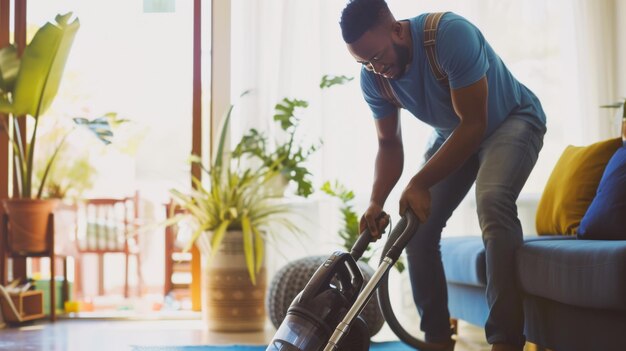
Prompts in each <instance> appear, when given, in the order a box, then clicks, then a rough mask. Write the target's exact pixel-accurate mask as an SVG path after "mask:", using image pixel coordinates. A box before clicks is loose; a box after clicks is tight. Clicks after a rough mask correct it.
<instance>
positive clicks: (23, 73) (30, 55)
mask: <svg viewBox="0 0 626 351" xmlns="http://www.w3.org/2000/svg"><path fill="white" fill-rule="evenodd" d="M70 16H71V13H68V14H66V15H63V16H61V15H59V16H57V17H56V20H57V24H52V23H50V22H48V23H46V24H45V25H44V26H43V27H41V28H40V29H39V30H38V31H37V33H35V36H34V37H33V39H32V41H31V42H30V43H29V44H28V45H27V46H26V48H25V49H24V54H23V55H22V63H21V65H20V69H19V73H18V75H17V80H16V82H15V91H14V93H13V111H11V112H12V113H13V114H14V115H17V116H19V115H24V114H28V115H31V116H33V117H35V118H38V117H39V116H40V115H42V114H44V113H45V111H46V110H47V109H48V107H50V105H51V104H52V101H53V100H54V97H55V96H56V94H57V91H58V89H59V85H60V83H61V76H62V75H63V71H64V69H65V63H66V62H67V58H68V56H69V53H70V49H71V47H72V43H73V41H74V37H75V36H76V32H77V31H78V28H79V27H80V23H79V21H78V19H75V20H74V21H73V22H71V23H69V22H68V21H69V18H70Z"/></svg>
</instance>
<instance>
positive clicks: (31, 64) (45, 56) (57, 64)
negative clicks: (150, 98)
mask: <svg viewBox="0 0 626 351" xmlns="http://www.w3.org/2000/svg"><path fill="white" fill-rule="evenodd" d="M71 17H72V14H71V13H67V14H65V15H58V16H56V18H55V20H56V23H54V24H53V23H50V22H48V23H46V24H45V25H44V26H43V27H41V28H39V30H37V33H35V36H34V37H33V39H32V40H31V42H30V43H29V44H28V45H27V46H26V48H25V49H24V53H23V55H22V56H21V58H20V57H18V55H17V50H16V48H15V47H14V46H12V45H10V46H7V47H4V48H2V49H1V50H0V112H2V113H5V114H11V115H13V116H14V117H15V118H26V117H27V116H30V117H31V118H32V119H33V122H34V124H33V128H32V132H31V134H30V141H28V142H25V140H22V131H21V130H20V124H19V123H16V122H17V121H14V122H13V123H9V120H8V119H7V118H0V120H1V121H2V129H3V130H4V132H6V133H7V135H8V136H9V140H10V143H11V146H12V148H13V156H14V164H15V169H16V174H17V194H18V197H21V198H33V197H34V198H40V197H41V195H42V192H43V187H44V186H45V182H46V179H47V174H48V172H49V170H50V168H51V167H52V164H53V163H54V161H55V160H56V158H57V155H58V149H59V148H60V147H61V146H62V145H63V143H64V142H65V140H66V138H67V134H66V135H65V136H63V137H62V138H61V140H60V141H59V142H58V144H57V149H56V150H55V152H54V153H52V155H51V157H50V159H49V160H48V162H47V164H46V166H45V170H44V173H43V176H42V180H41V184H40V186H39V189H38V190H37V191H35V192H33V190H34V189H33V188H34V187H33V176H34V173H35V171H34V155H35V146H36V144H37V127H38V126H39V120H40V118H41V117H42V116H43V115H44V113H45V112H46V111H47V110H48V108H49V107H50V105H51V104H52V102H53V101H54V98H55V97H56V95H57V92H58V89H59V85H60V83H61V77H62V75H63V71H64V68H65V64H66V62H67V58H68V56H69V53H70V49H71V47H72V43H73V41H74V37H75V36H76V32H77V31H78V28H79V27H80V24H79V21H78V19H74V20H73V21H72V22H70V19H71ZM75 122H76V123H77V124H78V125H83V126H86V127H88V128H90V129H91V130H92V131H94V132H95V133H96V135H97V136H98V137H100V138H101V139H102V140H104V139H105V138H106V137H107V136H108V135H110V129H109V128H108V127H107V125H106V124H103V123H101V122H99V121H87V120H84V121H83V120H75Z"/></svg>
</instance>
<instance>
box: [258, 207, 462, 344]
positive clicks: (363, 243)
mask: <svg viewBox="0 0 626 351" xmlns="http://www.w3.org/2000/svg"><path fill="white" fill-rule="evenodd" d="M418 225H419V223H418V220H417V217H416V216H415V214H413V211H411V210H409V211H407V213H406V214H405V215H404V216H403V217H402V218H401V219H400V221H398V224H397V225H396V226H395V227H394V228H393V230H392V231H391V233H390V234H389V236H388V238H387V241H386V242H385V246H384V249H383V253H382V255H381V259H380V262H379V265H378V268H377V269H376V271H375V272H374V274H373V275H372V277H371V279H370V280H369V281H368V282H367V284H365V281H364V278H363V275H362V273H361V271H360V270H359V268H358V266H357V264H356V262H357V261H358V260H359V259H360V258H361V256H362V255H363V252H365V250H366V249H367V246H368V245H369V243H370V242H372V236H371V233H370V232H369V230H365V231H364V232H363V233H361V234H360V236H359V238H358V240H357V241H356V243H355V244H354V246H353V247H352V248H351V250H350V253H347V252H342V251H336V252H334V253H333V254H332V255H331V256H330V257H329V258H328V259H327V260H326V261H325V262H324V263H322V265H321V266H320V267H319V268H318V269H317V271H316V272H315V273H314V274H313V277H311V279H310V280H309V282H308V283H307V285H306V286H305V287H304V289H303V290H302V291H301V292H300V293H299V294H298V295H297V296H296V297H295V299H294V300H293V302H292V303H291V305H290V307H289V309H288V310H287V315H286V317H285V319H284V320H283V322H282V323H281V325H280V326H279V328H278V330H277V331H276V334H275V335H274V338H273V339H272V341H271V342H270V344H269V346H268V347H267V349H266V351H363V350H368V349H369V345H370V340H369V339H370V337H369V332H368V329H367V324H366V322H365V320H363V319H362V318H361V317H360V316H359V314H360V313H361V311H362V310H363V308H364V307H365V305H366V304H367V302H368V301H369V300H370V298H372V296H373V295H374V293H377V295H378V299H379V303H380V306H381V309H382V312H383V316H384V317H385V320H386V322H387V324H389V327H390V328H391V329H392V330H393V332H394V333H395V334H396V335H397V336H398V338H399V339H400V340H402V341H403V342H404V343H406V344H408V345H409V346H411V347H414V348H416V349H417V350H421V351H445V350H449V349H450V348H451V347H452V346H453V345H446V346H440V345H433V344H429V343H427V342H425V341H423V340H420V339H417V338H415V337H413V336H412V335H411V334H410V333H408V332H407V331H406V330H405V329H404V328H403V327H402V325H401V324H400V323H399V322H398V320H397V318H396V316H395V315H394V314H393V310H392V308H391V302H390V300H389V289H388V280H389V275H388V273H389V270H390V269H391V268H392V267H393V265H394V264H395V262H396V261H397V260H398V258H399V257H400V254H401V253H402V250H404V248H405V247H406V246H407V245H408V243H409V241H410V240H411V237H412V236H413V234H414V233H415V231H416V230H417V228H418Z"/></svg>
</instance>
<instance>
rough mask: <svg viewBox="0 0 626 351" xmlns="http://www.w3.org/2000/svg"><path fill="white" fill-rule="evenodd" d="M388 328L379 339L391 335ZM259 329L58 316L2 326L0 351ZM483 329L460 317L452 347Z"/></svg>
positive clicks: (467, 349)
mask: <svg viewBox="0 0 626 351" xmlns="http://www.w3.org/2000/svg"><path fill="white" fill-rule="evenodd" d="M386 328H387V327H385V328H383V330H382V331H381V333H380V334H379V335H377V336H376V337H375V340H377V341H383V340H389V339H393V335H392V334H391V333H390V331H389V330H388V329H386ZM274 332H275V330H274V328H273V327H272V326H271V325H268V326H267V327H266V329H265V330H264V331H263V332H258V333H244V334H226V333H213V332H209V331H207V330H206V329H205V327H204V325H203V323H202V321H201V320H128V319H126V320H102V319H100V320H76V319H73V320H60V321H57V322H55V323H48V322H40V323H37V324H34V325H30V326H24V327H20V328H16V327H13V328H6V329H3V330H0V350H12V351H13V350H15V351H17V350H20V351H21V350H24V351H26V350H29V351H30V350H32V351H39V350H45V351H66V350H68V351H87V350H88V351H100V350H115V351H118V350H130V349H131V346H133V345H136V346H173V345H209V344H210V345H226V344H234V343H237V344H257V345H258V344H266V343H267V342H269V340H271V339H272V337H273V335H274ZM484 339H485V337H484V333H483V330H482V329H480V328H477V327H475V326H471V325H468V324H465V323H463V322H461V323H460V324H459V336H458V341H457V346H456V348H455V351H489V350H490V347H489V345H487V344H486V343H485V340H484Z"/></svg>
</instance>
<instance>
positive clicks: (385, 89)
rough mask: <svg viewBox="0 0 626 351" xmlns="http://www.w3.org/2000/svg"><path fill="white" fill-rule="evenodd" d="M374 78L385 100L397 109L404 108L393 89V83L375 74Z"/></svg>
mask: <svg viewBox="0 0 626 351" xmlns="http://www.w3.org/2000/svg"><path fill="white" fill-rule="evenodd" d="M374 78H375V80H376V86H377V87H378V91H379V92H380V94H381V95H382V96H383V98H384V99H385V100H387V101H388V102H389V103H390V104H392V105H394V106H395V107H398V108H402V107H404V106H402V104H401V103H400V99H398V96H397V95H396V92H395V91H394V90H393V88H392V87H391V83H389V79H387V78H385V77H383V76H381V75H380V74H376V73H374Z"/></svg>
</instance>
